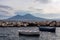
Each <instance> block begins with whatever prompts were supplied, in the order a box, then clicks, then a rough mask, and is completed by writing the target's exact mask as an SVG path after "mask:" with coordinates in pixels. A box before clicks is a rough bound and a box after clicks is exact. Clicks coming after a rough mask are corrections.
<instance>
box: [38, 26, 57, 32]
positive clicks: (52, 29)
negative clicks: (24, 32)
mask: <svg viewBox="0 0 60 40" xmlns="http://www.w3.org/2000/svg"><path fill="white" fill-rule="evenodd" d="M39 30H40V31H45V32H55V30H56V28H55V27H39Z"/></svg>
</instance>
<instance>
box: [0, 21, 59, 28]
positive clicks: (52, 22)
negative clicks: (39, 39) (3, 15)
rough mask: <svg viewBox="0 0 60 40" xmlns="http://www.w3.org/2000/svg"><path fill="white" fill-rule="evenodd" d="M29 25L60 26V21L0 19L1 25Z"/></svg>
mask: <svg viewBox="0 0 60 40" xmlns="http://www.w3.org/2000/svg"><path fill="white" fill-rule="evenodd" d="M27 26H30V27H31V26H37V27H38V26H49V27H59V26H60V21H41V22H23V21H2V20H0V27H27Z"/></svg>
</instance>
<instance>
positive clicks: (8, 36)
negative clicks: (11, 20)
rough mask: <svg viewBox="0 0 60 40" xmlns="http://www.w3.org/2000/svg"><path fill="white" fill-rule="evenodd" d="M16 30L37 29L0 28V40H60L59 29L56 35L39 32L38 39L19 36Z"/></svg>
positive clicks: (34, 28)
mask: <svg viewBox="0 0 60 40" xmlns="http://www.w3.org/2000/svg"><path fill="white" fill-rule="evenodd" d="M18 30H32V31H35V30H36V31H38V30H39V28H38V27H3V28H2V27H0V40H60V28H59V27H57V28H56V33H51V32H42V31H40V36H39V37H31V36H19V32H18Z"/></svg>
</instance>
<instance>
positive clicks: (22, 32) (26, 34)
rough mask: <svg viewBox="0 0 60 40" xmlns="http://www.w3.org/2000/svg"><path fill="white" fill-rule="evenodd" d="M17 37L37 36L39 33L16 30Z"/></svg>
mask: <svg viewBox="0 0 60 40" xmlns="http://www.w3.org/2000/svg"><path fill="white" fill-rule="evenodd" d="M18 31H19V36H20V35H22V36H39V35H40V34H39V31H31V30H18Z"/></svg>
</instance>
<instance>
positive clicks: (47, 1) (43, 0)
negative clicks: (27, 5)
mask: <svg viewBox="0 0 60 40" xmlns="http://www.w3.org/2000/svg"><path fill="white" fill-rule="evenodd" d="M36 1H38V2H40V3H50V0H36Z"/></svg>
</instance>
